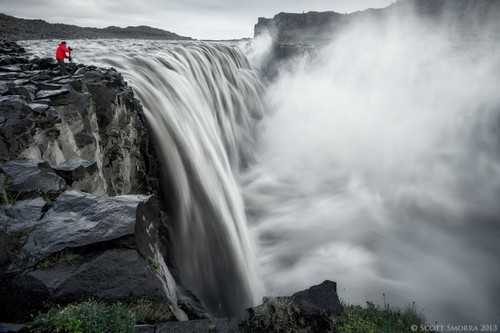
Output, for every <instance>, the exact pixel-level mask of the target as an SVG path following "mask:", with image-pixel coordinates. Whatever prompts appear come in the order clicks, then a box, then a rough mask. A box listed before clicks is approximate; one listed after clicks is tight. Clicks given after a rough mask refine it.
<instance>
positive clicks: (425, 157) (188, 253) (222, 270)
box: [30, 27, 500, 323]
mask: <svg viewBox="0 0 500 333" xmlns="http://www.w3.org/2000/svg"><path fill="white" fill-rule="evenodd" d="M412 29H413V28H412ZM495 43H496V42H493V43H492V42H490V41H486V42H485V44H479V43H476V44H475V45H474V46H464V45H462V46H460V47H457V45H456V44H454V43H451V42H449V39H448V38H447V37H446V36H440V35H436V34H435V33H433V34H430V33H428V32H427V31H423V30H419V29H416V30H412V31H411V33H409V31H408V29H407V30H398V29H392V30H391V29H388V28H387V27H386V29H384V30H376V29H375V30H374V29H367V28H366V27H358V28H357V29H353V30H351V31H346V32H345V33H344V34H343V35H342V37H339V38H337V39H336V40H335V41H334V42H333V43H332V44H331V45H330V46H328V47H326V48H325V49H324V50H322V51H321V52H319V53H318V54H317V55H316V56H315V58H314V60H311V59H309V58H307V57H305V58H300V59H296V61H294V62H293V63H292V64H290V66H289V67H285V68H283V70H282V71H281V73H280V75H279V76H278V77H277V78H276V80H275V81H273V82H272V83H271V84H270V85H268V86H267V87H266V89H265V91H264V89H263V87H262V85H261V83H260V82H259V79H258V77H257V76H256V73H255V71H253V70H252V69H251V67H250V64H249V62H248V60H247V58H246V57H245V55H244V54H243V53H242V51H240V50H239V49H238V48H237V47H233V46H227V45H222V44H207V43H194V42H190V43H167V42H146V41H91V42H89V41H75V42H73V43H70V44H73V45H72V46H76V47H75V49H76V50H77V51H76V59H77V60H79V61H82V62H85V63H95V64H105V65H112V66H114V67H116V68H117V69H119V70H120V71H122V72H123V73H124V74H125V77H126V79H127V80H128V81H129V82H130V84H131V85H132V86H133V88H134V90H135V92H136V93H137V96H138V97H139V99H140V100H141V101H142V103H143V105H144V107H145V111H146V115H147V118H148V120H149V122H150V124H151V126H152V128H153V129H154V132H155V133H154V134H155V137H156V139H157V140H158V142H159V146H160V148H161V149H160V153H161V156H162V159H163V163H164V170H165V175H164V176H165V181H164V183H165V184H166V185H165V186H168V188H167V189H166V193H167V194H168V196H167V197H168V200H171V202H170V203H171V204H172V205H174V206H175V207H176V209H175V214H174V216H171V218H172V219H173V221H174V222H175V223H173V229H172V236H171V243H170V244H169V246H170V250H171V251H172V258H173V259H172V260H173V264H174V266H175V267H176V269H177V270H178V271H177V274H178V276H179V278H180V280H181V281H182V282H183V283H184V284H185V285H186V287H188V288H190V289H192V290H193V291H194V292H195V293H196V294H197V295H198V296H199V297H200V298H201V299H202V300H203V301H204V302H205V303H206V304H207V305H208V306H210V307H211V308H212V310H221V312H226V313H228V312H229V313H231V312H233V313H234V312H237V309H241V308H242V307H244V306H247V305H249V304H251V303H254V302H256V301H258V298H259V297H260V296H262V294H263V292H262V290H260V287H259V286H260V283H261V282H262V283H263V285H264V293H265V294H274V295H279V294H289V293H290V292H293V291H296V290H299V289H302V288H305V287H308V286H310V285H312V284H314V283H318V282H321V281H322V280H324V279H332V280H336V281H338V283H339V286H340V289H341V290H340V293H341V296H343V298H344V299H346V300H347V301H349V302H354V303H363V302H364V301H374V302H377V303H382V302H383V296H382V294H384V295H385V296H384V298H385V301H386V302H389V303H391V304H394V305H399V306H405V305H406V304H409V303H411V302H412V301H414V302H416V304H417V307H418V308H419V309H421V310H423V311H424V312H425V314H426V315H428V317H429V318H430V319H432V320H437V321H441V322H442V321H444V320H460V321H463V322H464V323H467V322H468V321H472V320H474V321H476V320H482V321H485V320H495V319H497V318H500V313H499V310H498V309H500V304H499V298H498V296H500V267H499V263H498V254H499V250H500V243H499V242H498V239H500V228H499V220H500V208H499V207H500V206H499V205H498V202H499V198H500V153H499V149H498V146H499V143H500V134H499V126H498V125H499V124H500V123H499V116H500V108H499V106H500V94H499V93H498V87H499V86H500V56H499V55H500V53H499V52H498V51H499V49H498V43H497V44H495ZM47 45H49V46H50V47H52V46H54V45H55V42H54V43H50V42H32V43H30V47H31V49H32V50H47ZM254 45H260V47H265V46H266V45H268V43H266V42H265V41H264V42H262V41H257V43H256V44H254ZM51 53H52V50H51V51H50V53H49V54H51ZM265 56H266V52H265V50H252V53H251V59H252V60H253V61H255V64H256V65H257V64H258V62H259V61H261V60H262V59H263V58H265ZM264 105H267V106H268V108H267V113H266V112H265V107H264ZM263 114H264V116H263ZM254 249H255V250H254Z"/></svg>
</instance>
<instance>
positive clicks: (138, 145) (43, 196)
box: [0, 41, 198, 322]
mask: <svg viewBox="0 0 500 333" xmlns="http://www.w3.org/2000/svg"><path fill="white" fill-rule="evenodd" d="M67 72H68V73H67V74H65V75H61V73H60V72H59V70H58V68H57V65H55V63H54V62H53V61H52V60H51V59H38V58H35V59H28V58H27V57H26V55H25V54H24V50H23V49H22V48H20V47H18V46H17V45H16V44H14V43H8V42H4V41H0V299H1V300H2V306H1V307H2V310H1V311H0V322H1V321H13V320H28V319H29V318H30V315H31V314H33V313H36V312H38V311H40V310H43V309H44V308H45V306H48V305H51V304H54V303H55V304H60V303H62V304H64V303H66V302H78V301H83V300H86V299H88V298H99V299H106V300H110V301H121V300H124V301H127V300H132V299H134V298H142V297H147V298H154V299H155V300H158V301H160V302H162V303H165V304H167V305H168V306H169V307H170V309H171V310H172V313H174V314H175V316H176V318H177V319H178V320H186V319H188V316H187V315H186V314H185V312H184V311H183V310H181V308H180V307H179V305H178V299H177V295H178V292H179V291H178V288H177V285H176V281H175V280H174V278H173V276H172V275H171V274H170V271H169V268H168V267H167V265H166V263H165V262H164V260H163V252H162V251H164V249H160V248H159V246H160V245H159V242H158V238H159V236H158V228H159V226H160V225H161V224H162V223H166V221H167V220H166V217H165V216H164V214H163V213H162V212H161V208H160V206H159V205H158V201H157V200H156V199H155V198H154V196H153V195H152V194H153V193H158V192H157V185H156V184H157V181H156V177H157V169H156V168H157V164H156V160H155V158H154V155H153V154H152V153H151V151H152V148H151V146H150V143H151V142H150V139H149V136H148V133H147V130H146V127H145V124H144V121H143V116H142V108H141V106H140V104H139V102H138V101H137V100H136V99H135V98H134V95H133V93H132V90H131V89H130V88H129V87H128V86H127V84H126V83H125V82H124V81H123V78H122V76H121V75H120V74H119V73H118V72H116V71H115V70H113V69H101V68H97V67H93V66H84V65H76V64H67ZM138 221H141V223H140V224H139V223H138ZM141 226H143V227H144V228H147V230H146V229H144V228H142V227H141ZM183 300H185V298H183ZM185 303H187V304H188V306H185V305H183V308H187V309H188V310H190V306H189V304H193V303H192V302H189V301H187V302H184V304H185ZM4 309H5V310H4ZM197 310H198V309H196V310H190V313H195V311H197Z"/></svg>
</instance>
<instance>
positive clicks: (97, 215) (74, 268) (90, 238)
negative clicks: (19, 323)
mask: <svg viewBox="0 0 500 333" xmlns="http://www.w3.org/2000/svg"><path fill="white" fill-rule="evenodd" d="M155 202H156V200H155V199H154V198H152V197H150V196H144V195H123V196H118V197H107V196H95V195H92V194H88V193H82V192H77V191H67V192H65V193H63V194H61V195H60V196H59V197H58V198H57V199H56V201H55V202H53V203H47V202H45V201H44V200H41V199H40V198H38V199H32V200H25V201H20V202H16V203H15V204H12V205H4V206H0V207H1V210H0V221H1V222H2V225H3V226H4V228H3V230H2V231H0V248H3V249H5V253H6V255H5V257H4V255H3V254H2V257H1V258H0V259H1V260H0V280H1V282H2V283H1V285H0V297H1V298H2V303H3V306H5V307H6V309H7V311H5V312H2V313H1V314H0V320H16V319H25V318H27V317H28V316H29V314H30V313H33V311H38V310H40V309H42V308H43V307H44V306H45V305H46V304H66V303H69V302H79V301H83V300H86V299H88V298H98V299H103V300H108V301H128V300H134V299H137V298H150V299H156V300H158V301H161V302H164V303H166V304H169V305H170V307H171V309H172V312H173V313H174V315H175V316H176V317H177V318H178V319H179V320H186V319H187V318H188V317H187V316H186V314H185V313H184V312H183V311H182V310H181V309H180V308H179V306H178V303H177V296H176V282H175V281H174V279H173V278H171V279H164V276H165V274H160V270H162V269H164V270H165V272H164V273H166V274H170V273H169V271H168V268H167V267H166V266H162V265H161V263H159V262H157V261H155V260H156V259H155V258H154V257H146V256H144V255H143V254H142V253H143V251H142V253H141V249H143V248H144V247H145V246H147V245H148V244H143V239H142V238H141V237H140V233H138V235H137V237H136V225H137V224H138V221H142V223H144V225H146V226H149V225H151V224H154V223H155V222H154V221H150V220H148V219H149V218H156V217H157V216H159V215H160V214H161V213H160V211H159V206H158V205H157V204H156V203H155ZM139 205H141V206H143V207H147V211H148V214H147V215H145V214H143V213H140V212H139V211H138V206H139ZM137 228H140V227H137ZM151 246H153V247H154V244H151Z"/></svg>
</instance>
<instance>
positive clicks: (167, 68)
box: [71, 41, 264, 315]
mask: <svg viewBox="0 0 500 333" xmlns="http://www.w3.org/2000/svg"><path fill="white" fill-rule="evenodd" d="M71 44H72V45H73V46H74V49H75V50H79V51H80V52H79V53H78V59H79V60H80V61H83V62H85V63H97V64H102V65H111V66H113V67H115V68H117V69H118V70H120V71H121V72H122V73H124V76H125V78H126V79H127V80H128V82H129V83H130V84H131V85H132V87H133V88H134V91H135V93H136V95H137V97H138V98H139V99H140V100H141V102H142V105H143V106H144V111H145V114H146V117H147V120H148V122H149V124H150V126H151V127H152V128H153V132H154V136H155V138H156V142H157V150H158V153H159V154H160V159H161V163H162V177H163V179H162V180H163V188H162V191H163V193H164V194H165V198H166V201H167V202H166V205H167V207H168V208H169V214H170V216H169V217H168V241H167V243H168V244H167V252H168V259H169V263H170V265H171V267H172V269H173V270H174V275H175V276H176V277H177V279H178V281H180V282H181V283H182V284H183V285H184V287H186V288H188V289H189V290H191V291H192V292H194V293H195V295H197V296H198V297H199V298H200V299H201V300H202V301H203V302H204V303H205V305H206V306H208V307H209V309H210V310H211V311H212V312H217V313H221V314H232V315H236V314H238V313H239V312H240V311H241V310H243V309H244V308H246V307H250V306H251V305H253V304H255V303H256V302H257V299H258V296H260V295H259V294H260V288H259V282H258V279H257V276H256V272H255V262H254V253H253V250H252V244H253V242H251V241H250V237H249V235H248V231H247V222H246V216H245V210H244V204H243V200H242V196H241V191H240V187H239V185H238V183H237V181H236V177H237V176H238V174H239V173H240V170H243V169H244V168H245V167H246V166H247V165H248V163H251V162H252V160H253V148H254V146H255V143H254V137H255V126H256V124H257V122H258V121H259V120H260V119H261V118H262V116H263V111H264V106H263V102H262V100H261V96H262V95H263V87H262V86H261V84H260V83H259V80H258V79H257V77H256V74H255V72H254V71H253V70H251V68H250V64H249V63H248V60H247V59H246V57H245V56H244V55H243V54H242V53H241V52H240V51H239V50H238V49H236V48H233V47H229V46H225V45H222V44H205V43H183V44H176V43H165V42H151V43H143V42H140V41H138V42H137V41H135V42H134V41H125V42H118V41H93V42H88V41H73V42H72V43H71ZM105 45H106V46H108V49H105V48H104V46H105ZM145 54H147V55H145Z"/></svg>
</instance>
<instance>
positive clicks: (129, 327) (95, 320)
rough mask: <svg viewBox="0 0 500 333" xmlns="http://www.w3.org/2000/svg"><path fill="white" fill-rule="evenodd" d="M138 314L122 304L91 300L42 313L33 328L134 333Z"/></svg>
mask: <svg viewBox="0 0 500 333" xmlns="http://www.w3.org/2000/svg"><path fill="white" fill-rule="evenodd" d="M134 325H135V315H134V313H133V312H131V311H130V310H129V309H128V308H127V306H126V305H124V304H122V303H115V304H111V305H108V304H104V303H101V302H97V301H87V302H83V303H79V304H72V305H68V306H65V307H55V308H52V309H50V310H49V311H48V312H46V313H43V314H39V315H38V316H36V317H35V319H34V320H33V322H32V323H31V325H30V328H29V331H30V332H33V333H54V332H55V333H133V332H134Z"/></svg>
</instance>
